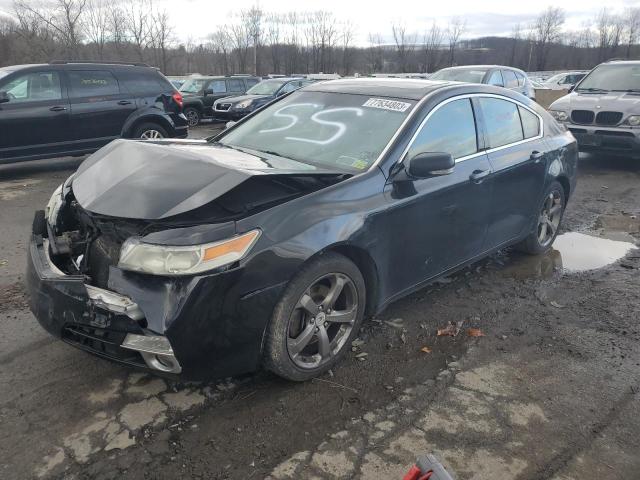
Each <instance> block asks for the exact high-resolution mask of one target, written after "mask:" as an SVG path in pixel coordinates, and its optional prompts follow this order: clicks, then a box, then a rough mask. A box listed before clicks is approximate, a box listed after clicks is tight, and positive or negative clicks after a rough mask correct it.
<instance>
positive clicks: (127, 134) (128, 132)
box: [122, 114, 175, 138]
mask: <svg viewBox="0 0 640 480" xmlns="http://www.w3.org/2000/svg"><path fill="white" fill-rule="evenodd" d="M143 123H156V124H158V125H160V126H161V127H162V128H164V129H165V130H166V131H167V133H169V135H171V132H173V131H174V130H175V129H174V126H173V125H172V124H171V122H170V121H169V120H168V119H166V118H165V117H164V116H162V115H153V114H147V115H141V116H139V117H136V118H134V119H132V120H131V122H130V123H128V124H127V125H126V126H125V128H124V132H123V134H122V136H123V137H124V138H131V136H132V135H133V132H135V131H136V128H138V127H139V126H140V125H142V124H143Z"/></svg>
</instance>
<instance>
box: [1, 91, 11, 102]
mask: <svg viewBox="0 0 640 480" xmlns="http://www.w3.org/2000/svg"><path fill="white" fill-rule="evenodd" d="M9 100H10V98H9V94H8V93H7V92H0V103H7V102H8V101H9Z"/></svg>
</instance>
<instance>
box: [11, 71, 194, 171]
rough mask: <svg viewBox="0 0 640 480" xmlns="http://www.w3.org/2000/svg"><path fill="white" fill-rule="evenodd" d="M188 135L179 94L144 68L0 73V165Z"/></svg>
mask: <svg viewBox="0 0 640 480" xmlns="http://www.w3.org/2000/svg"><path fill="white" fill-rule="evenodd" d="M187 133H188V126H187V120H186V118H185V116H184V115H183V114H182V95H181V94H180V93H179V92H178V91H177V90H176V89H175V88H174V87H173V86H172V85H171V83H169V81H168V80H167V79H166V78H165V77H164V76H163V75H162V74H161V73H160V72H159V71H158V70H156V69H155V68H152V67H149V66H148V65H144V64H115V63H109V64H104V63H70V62H52V63H50V64H42V65H16V66H11V67H3V68H0V164H1V163H11V162H16V161H21V160H33V159H37V158H48V157H57V156H63V155H84V154H87V153H91V152H93V151H95V150H97V149H98V148H100V147H102V146H103V145H105V144H107V143H109V142H110V141H111V140H113V139H115V138H122V137H124V138H162V137H180V138H184V137H186V136H187Z"/></svg>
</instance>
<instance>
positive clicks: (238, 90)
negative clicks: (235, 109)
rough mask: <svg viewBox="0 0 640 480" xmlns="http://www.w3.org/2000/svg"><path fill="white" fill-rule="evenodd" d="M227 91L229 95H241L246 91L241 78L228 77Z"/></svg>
mask: <svg viewBox="0 0 640 480" xmlns="http://www.w3.org/2000/svg"><path fill="white" fill-rule="evenodd" d="M227 92H228V94H229V96H235V95H242V94H243V93H245V92H246V89H245V87H244V82H243V81H242V79H241V78H230V79H229V80H227Z"/></svg>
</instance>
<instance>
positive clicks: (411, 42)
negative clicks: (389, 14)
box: [391, 23, 416, 73]
mask: <svg viewBox="0 0 640 480" xmlns="http://www.w3.org/2000/svg"><path fill="white" fill-rule="evenodd" d="M391 33H392V34H393V42H394V43H395V45H396V55H397V57H398V67H399V69H400V71H401V72H402V73H405V72H406V71H407V64H408V52H409V50H410V49H411V50H413V49H414V48H415V43H416V35H415V34H409V33H407V27H406V25H405V24H403V23H393V24H392V25H391Z"/></svg>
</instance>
